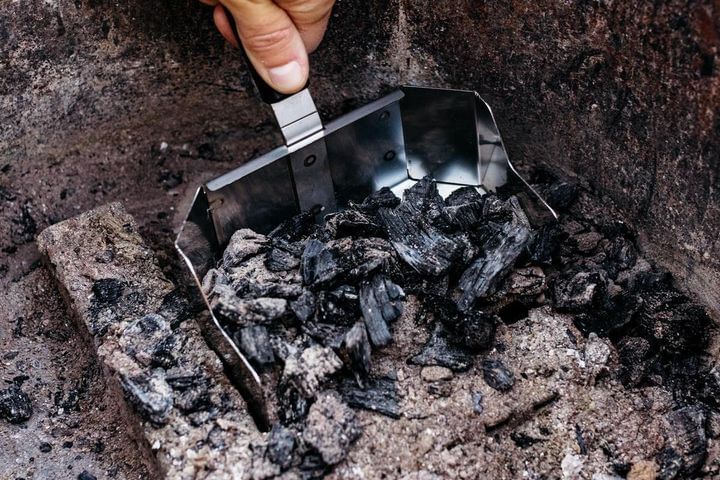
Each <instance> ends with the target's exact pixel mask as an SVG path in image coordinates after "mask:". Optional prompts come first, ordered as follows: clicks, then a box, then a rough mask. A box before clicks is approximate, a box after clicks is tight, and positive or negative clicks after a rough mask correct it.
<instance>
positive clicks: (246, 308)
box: [210, 295, 288, 327]
mask: <svg viewBox="0 0 720 480" xmlns="http://www.w3.org/2000/svg"><path fill="white" fill-rule="evenodd" d="M210 305H211V306H212V308H213V312H215V314H216V315H218V316H219V317H220V318H222V319H224V320H227V321H229V322H232V323H234V324H236V325H238V326H240V327H244V326H248V325H255V324H268V323H271V322H273V321H275V320H277V319H279V318H280V317H282V316H283V315H285V313H286V312H287V306H288V302H287V300H285V299H284V298H253V299H249V300H242V299H238V298H237V297H235V296H234V295H233V296H229V295H220V296H218V297H216V298H215V299H213V300H212V301H211V303H210Z"/></svg>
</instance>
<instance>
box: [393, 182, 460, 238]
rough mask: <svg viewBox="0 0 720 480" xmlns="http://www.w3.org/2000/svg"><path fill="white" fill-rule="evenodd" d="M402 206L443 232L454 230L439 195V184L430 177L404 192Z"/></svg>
mask: <svg viewBox="0 0 720 480" xmlns="http://www.w3.org/2000/svg"><path fill="white" fill-rule="evenodd" d="M401 205H403V206H405V207H406V208H408V209H410V210H413V211H414V212H415V214H416V216H417V217H422V218H424V219H426V220H427V221H428V223H430V225H432V226H434V227H436V228H438V229H440V230H441V231H443V232H450V231H452V230H453V228H452V225H451V222H450V218H449V216H448V215H447V213H446V212H445V207H446V206H445V202H444V201H443V199H442V197H441V196H440V194H439V193H438V189H437V184H436V183H435V181H434V180H433V179H432V178H431V177H430V176H429V175H428V176H426V177H423V178H422V179H421V180H420V181H419V182H417V183H416V184H415V185H413V186H412V187H410V188H409V189H407V190H405V192H403V201H402V203H401Z"/></svg>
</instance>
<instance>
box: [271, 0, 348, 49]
mask: <svg viewBox="0 0 720 480" xmlns="http://www.w3.org/2000/svg"><path fill="white" fill-rule="evenodd" d="M275 3H277V4H278V5H279V6H280V8H282V9H283V10H285V11H286V12H287V13H288V15H290V19H291V20H292V21H293V23H294V24H295V26H296V27H297V29H298V31H299V32H300V36H301V37H302V39H303V42H304V43H305V48H306V49H307V51H308V52H313V51H315V49H316V48H317V47H318V45H319V44H320V42H321V41H322V38H323V36H324V35H325V30H326V29H327V24H328V20H329V19H330V14H331V13H332V7H333V4H334V3H335V0H275Z"/></svg>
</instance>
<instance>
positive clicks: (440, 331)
mask: <svg viewBox="0 0 720 480" xmlns="http://www.w3.org/2000/svg"><path fill="white" fill-rule="evenodd" d="M448 336H449V335H448V332H447V330H446V329H445V327H444V326H443V325H442V323H440V322H437V324H436V325H435V329H434V330H433V333H432V334H431V335H430V339H429V340H428V341H427V343H425V345H424V346H423V348H422V350H421V351H420V353H418V354H417V355H415V356H413V357H411V358H410V359H408V363H410V364H413V365H422V366H432V365H438V366H441V367H447V368H449V369H450V370H452V371H453V372H464V371H466V370H467V369H469V368H470V366H471V365H472V361H473V356H472V354H471V353H470V352H468V351H467V350H466V349H464V348H462V347H459V346H457V345H455V344H453V342H452V341H450V340H449V338H448Z"/></svg>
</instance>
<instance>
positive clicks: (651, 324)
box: [204, 170, 720, 479]
mask: <svg viewBox="0 0 720 480" xmlns="http://www.w3.org/2000/svg"><path fill="white" fill-rule="evenodd" d="M532 177H533V181H534V182H535V183H536V187H537V189H538V190H539V191H540V192H541V193H542V194H543V195H544V196H545V197H546V198H547V199H548V200H549V202H550V204H551V205H552V206H553V207H555V208H556V209H557V210H558V211H559V212H561V219H560V222H559V223H554V222H551V223H547V222H546V223H544V224H542V225H541V224H539V223H538V222H533V221H531V220H537V218H534V217H535V216H534V215H530V216H529V217H528V215H526V212H525V211H524V210H523V208H521V202H520V201H519V199H518V198H523V197H525V198H526V196H525V195H524V194H520V195H519V196H514V195H509V193H510V192H506V193H501V195H499V196H495V195H489V196H486V197H480V196H479V195H478V194H477V193H476V192H475V191H474V190H472V189H461V190H459V191H457V192H456V193H455V194H453V195H451V196H450V197H449V198H448V199H447V200H445V201H443V200H442V198H441V197H440V196H439V195H438V194H437V190H436V189H435V186H434V184H433V183H432V182H429V181H421V182H419V183H418V184H417V185H416V186H415V187H413V188H412V189H411V190H409V191H407V192H406V193H405V195H404V197H403V200H402V201H401V200H400V199H398V198H396V197H394V196H393V195H392V194H391V193H390V192H389V191H380V192H378V193H377V194H374V195H373V196H371V197H369V198H368V199H366V200H365V201H364V202H363V203H362V204H359V205H351V207H350V208H349V209H348V210H346V211H343V212H340V213H337V214H331V215H330V216H328V217H327V218H326V222H325V224H324V225H323V226H322V227H318V226H316V225H315V223H314V215H313V213H312V212H310V213H307V214H302V215H300V216H298V217H295V218H293V219H291V220H288V221H286V222H284V223H283V224H281V225H280V226H279V227H278V228H277V229H276V230H274V231H273V232H271V233H270V234H268V235H267V236H265V235H260V234H257V233H254V232H251V231H248V230H241V231H239V232H237V233H236V234H235V236H234V237H233V239H232V240H231V242H230V245H229V247H228V249H227V250H226V252H225V255H224V257H223V259H222V261H221V262H220V263H219V265H218V269H216V270H212V271H211V272H210V273H209V274H208V276H207V277H206V279H205V283H204V289H205V291H206V293H207V294H208V296H209V297H210V299H211V304H212V306H213V309H214V311H215V313H216V315H217V316H218V317H219V318H220V319H221V321H222V322H223V324H224V326H225V328H226V329H227V330H228V331H229V333H230V334H231V336H232V337H233V338H234V340H235V342H236V343H237V345H238V346H239V347H240V349H241V350H242V351H243V352H244V353H245V354H246V356H247V357H248V358H249V360H250V361H251V362H252V363H253V365H254V366H255V367H256V368H257V369H258V370H259V371H260V372H261V374H262V378H263V382H264V389H265V391H266V392H265V394H266V398H267V399H268V402H269V403H270V404H271V411H272V412H273V414H274V418H275V420H276V423H275V425H274V427H273V430H272V431H271V432H270V433H269V435H268V436H267V438H266V440H265V441H264V442H261V443H259V444H255V445H254V448H253V464H252V469H251V471H250V476H251V477H252V478H256V479H265V478H274V477H278V476H279V477H282V478H319V477H324V476H329V477H331V478H406V479H416V478H417V479H425V478H427V479H434V478H559V477H562V478H594V479H605V478H625V477H627V478H662V479H673V478H696V477H702V476H707V477H708V478H710V477H713V476H714V475H718V474H720V460H719V459H720V456H719V454H720V449H719V448H718V445H717V442H716V441H715V439H716V438H717V437H718V434H720V431H719V427H720V414H718V407H719V406H720V404H718V395H720V365H716V364H715V363H714V360H713V356H712V354H711V350H714V349H717V345H713V344H712V342H711V339H712V334H713V331H712V327H711V321H710V319H709V317H708V316H707V314H706V313H705V311H704V309H703V308H702V307H701V306H699V305H697V304H695V303H694V302H692V301H691V300H690V299H689V298H687V297H686V296H684V295H682V294H680V293H679V292H678V291H677V290H676V289H675V288H674V287H673V286H672V279H671V277H670V275H669V274H668V273H667V272H665V271H663V270H661V269H659V268H657V267H655V266H653V265H652V264H651V263H649V262H648V261H647V260H646V259H644V258H642V256H640V255H639V253H638V250H637V247H636V243H635V234H634V233H633V231H632V230H631V229H630V228H629V227H628V226H627V225H626V224H625V223H623V222H622V221H620V220H618V219H617V218H618V217H617V216H616V213H615V212H614V211H613V209H612V208H611V206H608V205H606V204H605V203H602V204H601V203H600V202H598V201H597V199H594V198H593V197H591V196H590V195H589V194H588V192H587V191H586V190H585V189H583V188H580V187H578V186H576V185H573V184H570V183H567V182H565V181H561V180H558V179H557V178H554V176H553V175H552V174H550V173H549V172H547V171H544V170H538V171H537V172H535V173H533V174H532ZM516 193H517V192H516Z"/></svg>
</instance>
